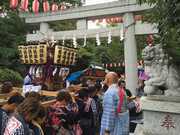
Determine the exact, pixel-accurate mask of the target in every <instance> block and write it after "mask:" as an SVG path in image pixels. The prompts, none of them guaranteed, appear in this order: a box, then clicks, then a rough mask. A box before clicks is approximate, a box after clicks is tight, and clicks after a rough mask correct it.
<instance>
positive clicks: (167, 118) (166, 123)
mask: <svg viewBox="0 0 180 135" xmlns="http://www.w3.org/2000/svg"><path fill="white" fill-rule="evenodd" d="M161 127H165V128H166V129H167V130H169V129H170V128H175V125H174V122H173V121H172V117H171V116H170V115H169V114H167V115H166V116H165V117H164V120H163V122H162V124H161Z"/></svg>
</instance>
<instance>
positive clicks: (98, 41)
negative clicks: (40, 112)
mask: <svg viewBox="0 0 180 135" xmlns="http://www.w3.org/2000/svg"><path fill="white" fill-rule="evenodd" d="M96 44H97V46H99V45H101V41H100V38H99V33H97V34H96Z"/></svg>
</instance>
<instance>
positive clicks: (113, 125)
mask: <svg viewBox="0 0 180 135" xmlns="http://www.w3.org/2000/svg"><path fill="white" fill-rule="evenodd" d="M118 91H119V87H118V86H117V85H116V84H113V85H111V86H110V87H109V88H108V90H107V91H106V92H105V94H104V98H103V115H102V119H101V132H100V135H104V132H105V130H108V131H110V135H128V134H129V112H128V111H125V112H123V113H117V106H118V102H119V96H118ZM124 99H125V100H124V101H123V105H122V108H123V109H124V108H125V109H126V108H127V102H126V98H124Z"/></svg>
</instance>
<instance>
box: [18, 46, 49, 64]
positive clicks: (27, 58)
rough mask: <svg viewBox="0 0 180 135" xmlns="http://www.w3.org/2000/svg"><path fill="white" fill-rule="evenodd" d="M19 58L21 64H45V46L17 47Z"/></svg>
mask: <svg viewBox="0 0 180 135" xmlns="http://www.w3.org/2000/svg"><path fill="white" fill-rule="evenodd" d="M18 50H19V56H20V60H21V63H23V64H45V63H46V62H47V45H46V44H40V45H29V46H18Z"/></svg>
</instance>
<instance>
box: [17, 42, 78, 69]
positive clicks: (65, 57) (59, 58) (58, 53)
mask: <svg viewBox="0 0 180 135" xmlns="http://www.w3.org/2000/svg"><path fill="white" fill-rule="evenodd" d="M52 49H54V54H53V55H54V56H53V58H54V59H53V62H54V64H60V65H65V66H68V65H72V64H75V62H76V59H77V49H75V48H69V47H65V46H58V45H56V46H55V47H54V48H52ZM18 50H19V56H20V60H21V63H23V64H46V63H47V61H48V55H49V54H48V53H49V51H48V45H47V44H39V45H28V46H22V45H21V46H18Z"/></svg>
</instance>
